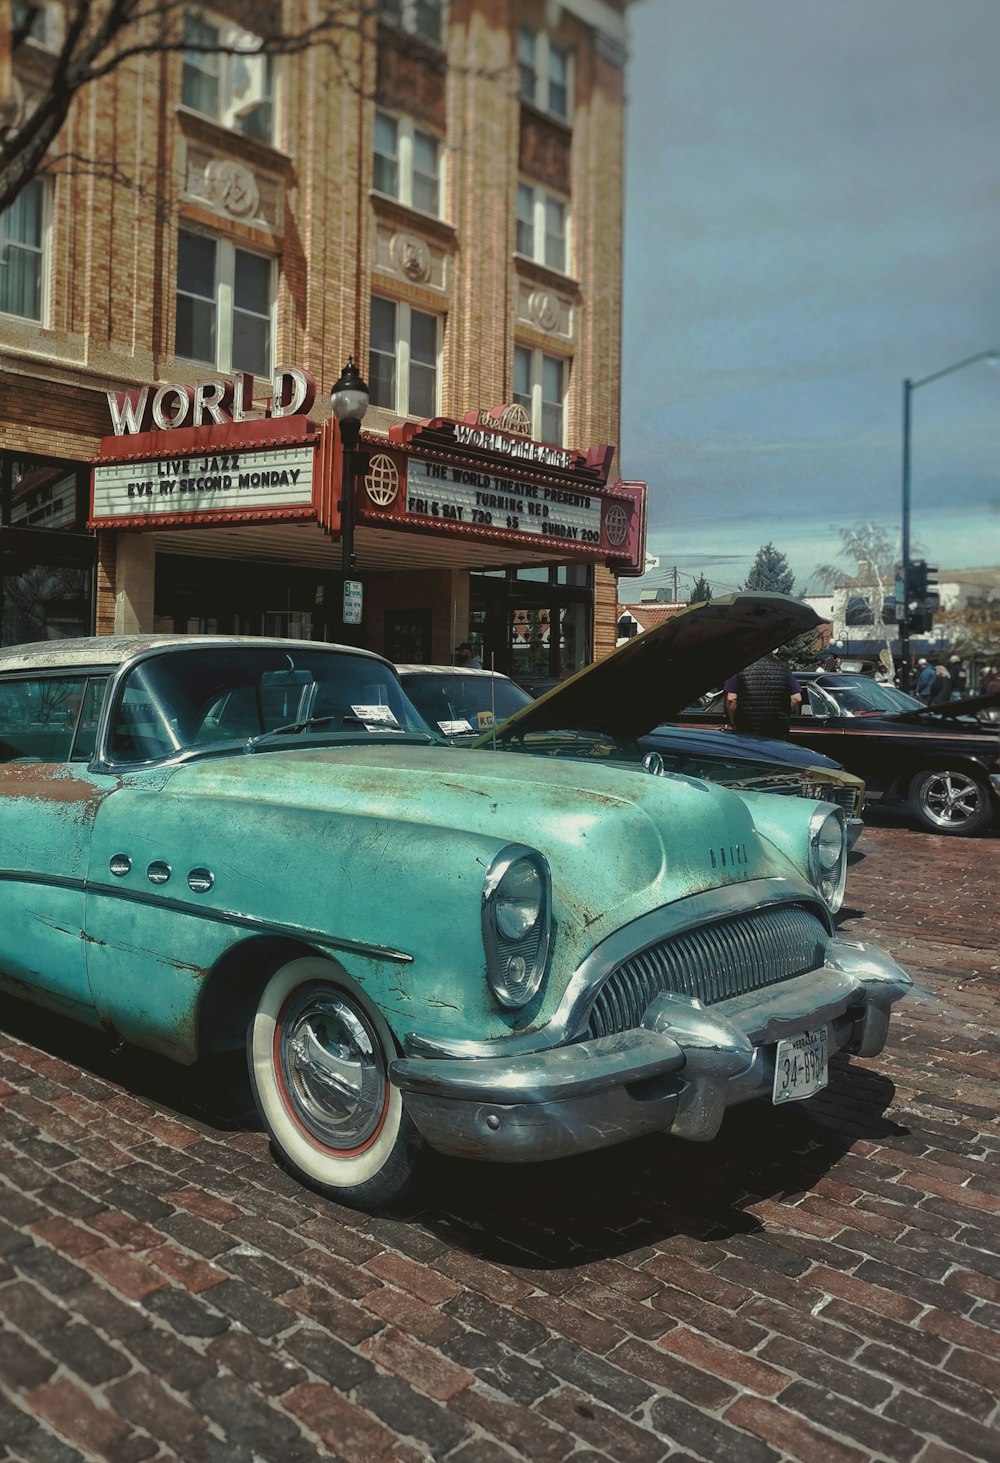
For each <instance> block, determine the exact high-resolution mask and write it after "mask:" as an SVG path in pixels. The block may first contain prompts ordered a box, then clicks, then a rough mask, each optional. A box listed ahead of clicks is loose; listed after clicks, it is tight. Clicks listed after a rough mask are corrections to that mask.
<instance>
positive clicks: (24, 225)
mask: <svg viewBox="0 0 1000 1463" xmlns="http://www.w3.org/2000/svg"><path fill="white" fill-rule="evenodd" d="M44 293H45V184H44V183H43V182H42V181H41V179H40V178H33V179H32V181H31V182H30V183H28V184H27V186H26V187H24V188H22V189H21V192H20V193H19V194H18V195H17V197H16V198H15V199H14V202H13V203H12V204H11V205H10V207H9V208H5V209H4V211H3V213H0V312H3V313H4V314H5V315H23V316H24V318H25V319H27V320H39V321H40V320H41V319H42V313H43V307H44Z"/></svg>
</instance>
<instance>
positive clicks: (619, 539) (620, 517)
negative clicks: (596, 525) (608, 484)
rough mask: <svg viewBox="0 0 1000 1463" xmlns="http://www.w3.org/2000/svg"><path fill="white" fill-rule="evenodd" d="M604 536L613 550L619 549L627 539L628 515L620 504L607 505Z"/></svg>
mask: <svg viewBox="0 0 1000 1463" xmlns="http://www.w3.org/2000/svg"><path fill="white" fill-rule="evenodd" d="M604 536H605V538H606V539H607V541H608V543H609V544H610V545H611V547H612V548H613V549H620V548H621V546H622V544H623V543H624V542H625V539H626V538H627V537H628V514H627V513H626V512H625V509H624V508H623V507H622V505H621V504H620V503H609V505H608V507H607V510H606V512H605V514H604Z"/></svg>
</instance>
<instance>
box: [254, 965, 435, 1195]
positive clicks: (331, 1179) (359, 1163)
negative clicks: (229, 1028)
mask: <svg viewBox="0 0 1000 1463" xmlns="http://www.w3.org/2000/svg"><path fill="white" fill-rule="evenodd" d="M395 1050H396V1048H395V1044H394V1042H393V1039H392V1034H391V1033H390V1031H389V1028H388V1026H387V1025H386V1023H385V1021H384V1020H383V1018H382V1016H381V1015H380V1014H379V1012H378V1011H377V1010H376V1009H375V1007H374V1006H373V1005H372V1003H371V1002H370V1001H369V1000H367V998H366V997H365V996H364V995H362V993H361V992H360V991H358V990H356V989H355V988H353V987H352V986H350V985H348V983H347V982H345V981H344V980H343V979H342V978H341V977H340V973H339V971H338V970H337V968H336V967H335V966H332V965H331V964H330V963H329V962H328V961H326V960H321V959H318V958H315V957H309V956H307V957H304V958H302V959H300V960H293V961H291V962H290V963H289V964H288V965H285V966H282V968H281V969H280V970H278V971H276V973H275V974H274V975H273V976H272V977H271V979H270V980H269V981H268V983H267V985H266V986H265V987H264V991H263V993H262V995H261V998H260V1001H259V1003H258V1006H257V1011H256V1014H255V1015H254V1018H253V1022H252V1024H251V1027H250V1031H249V1034H248V1054H249V1065H250V1080H251V1082H252V1084H253V1090H254V1095H255V1097H256V1099H257V1107H258V1109H259V1110H260V1114H261V1117H262V1118H263V1120H264V1124H265V1126H266V1127H267V1130H268V1132H269V1133H270V1135H271V1139H272V1141H273V1143H274V1145H275V1147H276V1148H277V1150H278V1152H279V1153H280V1155H281V1158H282V1161H283V1162H284V1163H285V1165H286V1166H287V1167H288V1168H289V1169H291V1170H292V1172H293V1173H295V1174H296V1175H297V1176H298V1177H300V1178H303V1179H305V1180H306V1182H307V1183H310V1184H312V1185H314V1186H315V1187H316V1188H318V1189H322V1190H324V1191H325V1192H326V1193H328V1194H330V1195H331V1197H333V1198H336V1199H339V1200H341V1201H342V1202H343V1203H346V1204H351V1205H354V1206H356V1207H357V1208H359V1209H372V1210H374V1209H384V1208H387V1207H389V1206H391V1205H392V1204H393V1203H394V1202H395V1201H396V1200H398V1199H400V1198H401V1197H402V1196H403V1195H404V1194H405V1193H406V1192H407V1190H408V1189H409V1188H410V1186H411V1185H412V1182H413V1179H414V1176H415V1172H416V1167H417V1162H418V1159H419V1156H420V1151H421V1149H422V1146H423V1143H422V1139H421V1138H420V1135H419V1134H418V1132H417V1130H416V1128H415V1127H414V1125H413V1123H412V1121H411V1119H410V1118H409V1117H408V1116H407V1114H406V1113H405V1111H404V1110H403V1103H402V1099H401V1097H400V1095H399V1091H398V1090H397V1089H396V1088H395V1087H393V1085H392V1083H391V1082H390V1081H389V1072H388V1067H389V1062H390V1060H391V1058H392V1056H393V1055H394V1054H395Z"/></svg>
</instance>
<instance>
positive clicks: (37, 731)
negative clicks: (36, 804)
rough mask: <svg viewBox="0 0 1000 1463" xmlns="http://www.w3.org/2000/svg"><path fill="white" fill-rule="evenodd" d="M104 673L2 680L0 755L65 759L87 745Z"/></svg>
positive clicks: (85, 752) (80, 756) (84, 753)
mask: <svg viewBox="0 0 1000 1463" xmlns="http://www.w3.org/2000/svg"><path fill="white" fill-rule="evenodd" d="M104 684H105V682H104V679H103V678H102V679H98V680H95V681H90V682H88V678H87V677H86V676H73V677H66V678H56V677H46V678H44V679H43V678H34V679H25V680H18V681H5V682H4V683H3V685H2V686H0V760H3V761H4V762H69V761H70V760H74V761H76V760H85V759H86V758H88V757H89V756H90V754H91V752H92V751H93V747H94V738H95V736H96V725H97V712H98V711H99V710H100V705H101V699H102V695H103V690H104Z"/></svg>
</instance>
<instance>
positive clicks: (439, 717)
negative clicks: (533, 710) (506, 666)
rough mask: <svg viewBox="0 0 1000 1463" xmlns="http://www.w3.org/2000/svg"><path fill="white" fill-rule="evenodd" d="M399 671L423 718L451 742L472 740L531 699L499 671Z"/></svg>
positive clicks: (452, 668)
mask: <svg viewBox="0 0 1000 1463" xmlns="http://www.w3.org/2000/svg"><path fill="white" fill-rule="evenodd" d="M396 670H397V672H398V673H399V679H400V680H401V681H402V683H403V687H404V689H405V691H406V694H407V696H409V698H410V700H411V701H412V702H413V704H414V706H415V707H416V708H417V710H418V711H419V712H420V715H421V716H422V717H423V718H424V720H425V721H426V722H428V723H429V724H430V725H431V726H432V727H434V729H435V730H436V731H439V732H440V733H441V735H442V736H444V737H447V738H448V740H449V741H454V742H459V743H461V742H465V741H468V740H469V739H471V738H473V737H475V736H477V735H478V734H479V733H480V732H482V731H485V730H486V729H487V728H488V727H491V726H493V725H494V723H495V722H499V721H503V720H505V718H506V717H508V716H512V715H513V714H514V712H515V711H519V710H520V708H521V707H522V706H526V705H527V704H528V702H530V700H531V697H530V696H529V695H528V693H527V692H526V691H522V690H521V687H520V686H518V685H517V684H516V683H515V682H514V681H512V680H510V678H509V677H508V676H503V675H500V673H499V672H497V671H487V670H473V669H471V668H470V667H469V666H461V665H398V664H397V666H396Z"/></svg>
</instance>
